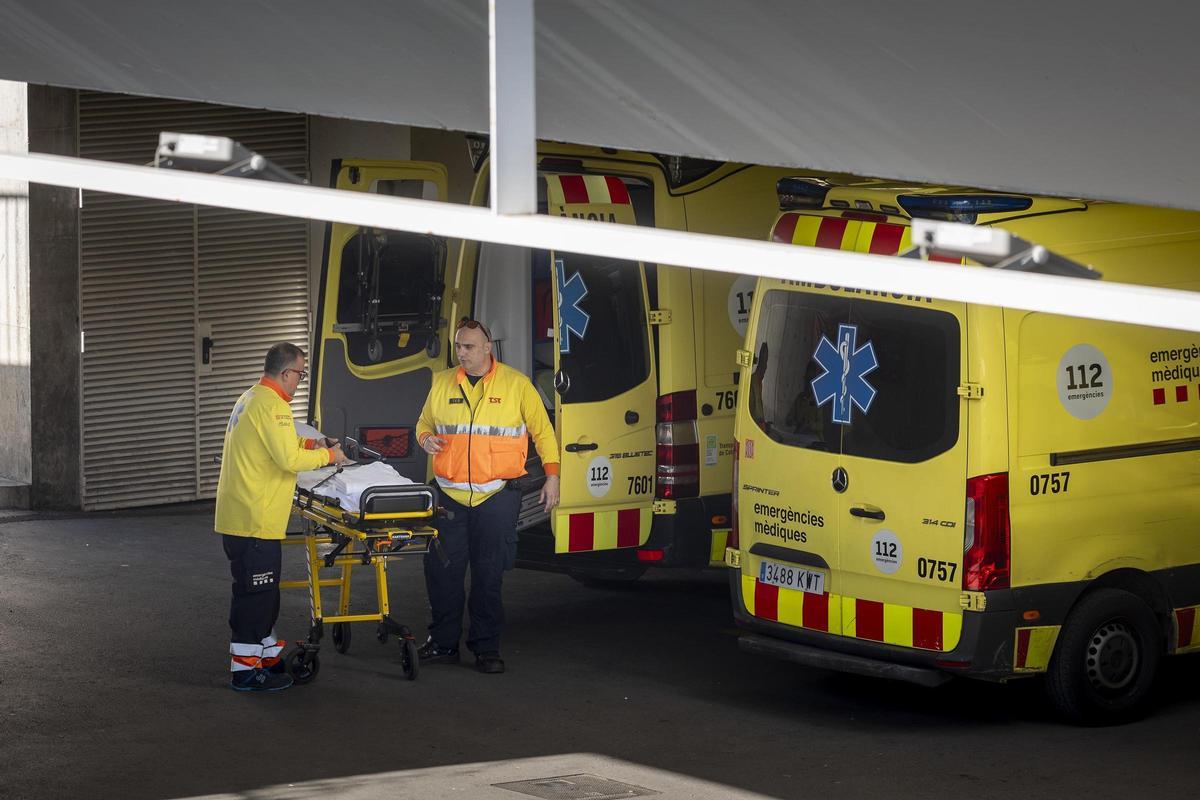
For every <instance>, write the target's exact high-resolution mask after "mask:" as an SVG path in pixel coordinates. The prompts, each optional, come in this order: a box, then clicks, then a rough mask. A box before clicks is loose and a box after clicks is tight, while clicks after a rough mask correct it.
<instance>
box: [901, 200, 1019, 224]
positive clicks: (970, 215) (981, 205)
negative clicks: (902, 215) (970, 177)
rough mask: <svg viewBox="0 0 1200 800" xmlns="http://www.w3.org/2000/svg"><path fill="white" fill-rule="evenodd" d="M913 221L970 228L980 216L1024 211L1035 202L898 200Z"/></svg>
mask: <svg viewBox="0 0 1200 800" xmlns="http://www.w3.org/2000/svg"><path fill="white" fill-rule="evenodd" d="M896 200H897V202H899V203H900V207H901V208H903V209H904V210H905V211H907V212H908V215H909V216H910V217H914V218H918V217H920V218H924V219H940V220H945V221H947V222H964V223H966V224H968V225H969V224H971V223H973V222H975V220H976V219H978V217H979V215H980V214H1002V213H1005V212H1011V211H1024V210H1026V209H1027V208H1029V207H1030V206H1032V205H1033V199H1032V198H1029V197H1018V196H1015V195H1001V194H902V195H900V196H899V197H897V198H896Z"/></svg>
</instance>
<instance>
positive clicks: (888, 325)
mask: <svg viewBox="0 0 1200 800" xmlns="http://www.w3.org/2000/svg"><path fill="white" fill-rule="evenodd" d="M864 295H865V293H859V294H857V295H852V296H851V298H850V299H849V303H848V306H849V315H848V319H847V322H846V324H843V325H839V326H838V330H837V334H836V339H835V338H833V337H828V338H826V339H824V340H823V341H822V342H821V343H820V345H819V346H818V348H817V349H816V350H814V352H813V353H812V354H810V355H811V357H812V362H811V363H813V364H814V365H816V366H817V367H818V369H819V370H820V375H819V377H817V378H816V379H815V380H814V383H813V386H814V387H815V388H816V392H815V393H814V394H815V397H816V401H817V403H818V404H820V405H821V407H820V409H819V412H820V414H821V416H822V418H823V419H824V421H825V422H826V424H831V423H832V424H837V425H839V426H840V427H841V428H842V452H841V458H840V467H841V469H842V470H844V473H843V474H844V477H845V491H844V492H842V494H841V509H840V512H839V516H840V520H839V530H840V539H841V544H840V548H839V549H840V556H839V560H840V566H841V569H840V573H839V580H838V582H837V583H838V593H839V594H840V595H841V598H842V600H841V602H842V635H844V636H850V637H854V638H857V639H865V640H871V641H879V642H884V643H887V644H891V645H899V646H901V647H910V648H916V649H922V650H933V651H936V652H944V651H949V650H953V649H954V648H955V647H956V646H957V644H958V640H959V636H960V633H961V628H962V608H961V607H960V595H961V591H962V590H961V587H962V577H963V576H962V574H961V570H962V560H963V528H964V524H965V509H966V493H967V491H966V487H967V480H966V479H967V474H966V473H967V418H966V415H967V409H968V405H969V403H968V401H966V400H964V399H963V398H962V397H960V395H959V389H960V386H961V385H962V383H963V382H964V381H965V376H966V374H967V372H966V346H965V342H966V336H965V331H966V310H965V306H964V305H963V304H961V303H948V302H941V301H935V300H930V299H928V298H922V297H901V298H897V297H893V296H890V295H889V296H888V297H887V298H886V299H885V298H883V297H875V298H871V299H868V298H867V297H865V296H864Z"/></svg>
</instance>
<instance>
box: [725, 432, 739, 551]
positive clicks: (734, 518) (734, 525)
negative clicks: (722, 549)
mask: <svg viewBox="0 0 1200 800" xmlns="http://www.w3.org/2000/svg"><path fill="white" fill-rule="evenodd" d="M741 453H742V443H741V442H739V441H738V440H737V439H734V440H733V494H732V495H730V498H729V503H730V506H729V536H728V537H726V539H725V546H726V547H732V548H734V549H735V550H738V549H741V539H740V537H739V536H738V487H739V486H741V484H740V483H738V461H740V460H741Z"/></svg>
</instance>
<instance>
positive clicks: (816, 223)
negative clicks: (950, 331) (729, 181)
mask: <svg viewBox="0 0 1200 800" xmlns="http://www.w3.org/2000/svg"><path fill="white" fill-rule="evenodd" d="M870 216H874V215H868V214H866V213H864V212H856V211H844V212H842V215H841V216H836V217H833V216H830V217H824V216H814V215H810V214H800V213H795V212H791V213H787V214H781V215H780V216H779V219H777V220H776V221H775V227H774V228H773V229H772V230H771V241H773V242H782V243H784V244H802V245H808V246H809V247H824V248H827V249H830V250H850V251H853V252H856V253H875V254H877V255H885V256H894V255H896V254H897V253H902V252H904V251H905V250H908V249H909V248H911V247H912V229H911V228H910V227H909V226H908V225H902V224H899V223H895V222H880V221H878V220H874V219H869V218H867V217H870ZM930 260H931V261H944V262H949V263H952V264H959V263H961V259H953V258H944V257H940V256H931V257H930Z"/></svg>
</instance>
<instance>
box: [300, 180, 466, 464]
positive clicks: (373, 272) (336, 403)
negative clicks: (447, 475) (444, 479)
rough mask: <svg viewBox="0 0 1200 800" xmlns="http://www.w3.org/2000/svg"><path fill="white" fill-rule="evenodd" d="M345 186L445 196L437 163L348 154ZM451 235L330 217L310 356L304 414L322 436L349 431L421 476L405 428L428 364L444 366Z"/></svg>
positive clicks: (426, 382)
mask: <svg viewBox="0 0 1200 800" xmlns="http://www.w3.org/2000/svg"><path fill="white" fill-rule="evenodd" d="M335 170H336V172H335V176H334V180H333V185H334V187H335V188H337V189H340V190H344V191H359V192H369V193H373V194H385V195H392V196H397V197H411V198H418V199H426V200H445V199H446V198H447V191H448V180H447V173H446V168H445V166H444V165H442V164H438V163H433V162H418V161H362V160H346V161H342V162H340V164H336V165H335ZM457 246H458V243H457V242H455V241H452V240H445V239H442V238H440V237H433V236H425V235H421V234H415V233H407V232H401V231H385V230H378V229H366V228H363V227H360V226H355V225H344V224H340V223H330V224H329V225H328V226H327V227H326V244H325V257H324V263H323V268H322V273H321V285H320V290H319V297H320V300H319V302H318V306H317V317H316V323H315V326H314V327H315V330H316V337H315V338H316V342H315V346H314V347H313V353H312V354H311V358H310V373H311V375H312V378H311V380H312V389H311V392H310V397H311V399H310V406H309V418H310V419H311V420H313V422H314V423H315V424H316V426H317V427H318V429H320V430H321V431H322V432H323V433H325V434H326V435H329V436H336V437H338V438H345V437H353V438H355V439H357V440H358V441H359V442H360V443H362V444H364V445H366V446H369V447H371V448H373V449H375V450H377V451H379V452H381V453H382V454H383V455H384V457H385V458H386V460H387V462H388V463H389V464H391V465H392V466H394V467H395V468H396V469H397V470H398V471H399V472H400V473H401V474H402V475H404V476H405V477H408V478H411V479H413V480H417V481H423V480H425V478H426V474H427V464H426V457H425V453H424V452H423V451H422V450H421V448H419V447H417V446H416V440H415V437H414V435H413V428H414V426H415V425H416V422H417V417H418V416H419V415H420V411H421V406H422V405H423V404H424V401H425V397H426V396H427V395H428V393H429V387H430V384H431V380H432V376H433V373H434V372H435V371H437V370H439V369H444V368H445V366H446V353H445V337H446V324H445V320H446V319H447V318H448V317H447V315H448V308H447V306H448V304H449V299H448V295H449V293H448V292H446V291H445V283H446V270H447V262H448V260H449V257H450V254H451V253H452V252H455V251H456V250H457Z"/></svg>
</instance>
